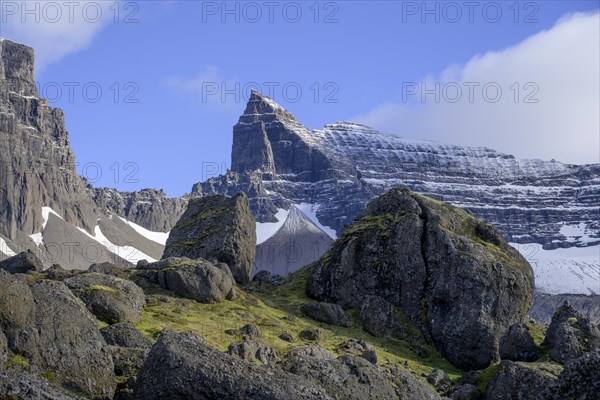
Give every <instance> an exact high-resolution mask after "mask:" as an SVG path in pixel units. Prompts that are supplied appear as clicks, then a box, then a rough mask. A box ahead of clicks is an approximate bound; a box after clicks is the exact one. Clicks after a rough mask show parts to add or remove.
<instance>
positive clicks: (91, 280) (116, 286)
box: [64, 272, 146, 324]
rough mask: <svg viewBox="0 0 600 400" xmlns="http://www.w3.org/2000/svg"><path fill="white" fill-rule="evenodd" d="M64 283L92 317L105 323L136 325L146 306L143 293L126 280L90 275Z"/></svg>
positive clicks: (91, 273) (93, 273)
mask: <svg viewBox="0 0 600 400" xmlns="http://www.w3.org/2000/svg"><path fill="white" fill-rule="evenodd" d="M64 282H65V284H66V285H67V286H68V287H69V289H71V290H72V291H73V293H74V294H75V295H76V296H77V297H79V298H80V299H81V300H82V301H83V302H84V303H85V305H86V306H87V308H88V309H89V310H90V312H91V313H92V314H94V315H95V316H96V317H97V318H98V319H99V320H101V321H104V322H106V323H108V324H116V323H118V322H130V323H137V322H139V320H140V313H141V311H142V308H144V306H145V305H146V296H144V291H143V290H142V289H141V288H140V287H139V286H137V285H136V284H135V283H133V282H131V281H128V280H124V279H119V278H115V277H113V276H110V275H106V274H101V273H96V272H90V273H86V274H80V275H76V276H74V277H72V278H67V279H65V281H64Z"/></svg>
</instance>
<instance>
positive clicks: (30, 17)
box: [0, 0, 135, 72]
mask: <svg viewBox="0 0 600 400" xmlns="http://www.w3.org/2000/svg"><path fill="white" fill-rule="evenodd" d="M118 1H119V0H115V1H114V2H107V1H94V0H78V1H65V2H61V1H28V2H24V1H1V2H0V8H1V9H0V14H1V17H0V18H1V20H0V23H1V24H2V31H1V35H2V36H3V37H5V38H8V39H11V40H14V41H17V42H20V43H23V44H26V45H28V46H31V47H33V48H34V50H35V64H36V71H37V72H39V71H41V70H42V69H43V68H44V67H45V66H47V65H48V64H50V63H52V62H55V61H58V60H60V59H61V58H63V57H64V56H66V55H67V54H70V53H73V52H77V51H80V50H83V49H85V48H86V47H88V46H89V45H90V44H91V42H92V40H93V39H94V37H95V36H96V35H97V34H98V33H99V32H100V31H101V30H102V28H103V27H104V26H106V25H107V24H108V23H110V22H111V21H117V22H123V20H124V18H126V17H127V16H130V15H131V13H132V12H133V11H135V10H131V9H129V10H125V9H124V7H123V6H122V5H121V4H118Z"/></svg>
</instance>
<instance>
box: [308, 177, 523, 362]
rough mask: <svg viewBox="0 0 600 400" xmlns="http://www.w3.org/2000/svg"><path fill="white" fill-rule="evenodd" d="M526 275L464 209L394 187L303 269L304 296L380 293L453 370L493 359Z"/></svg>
mask: <svg viewBox="0 0 600 400" xmlns="http://www.w3.org/2000/svg"><path fill="white" fill-rule="evenodd" d="M533 291H534V280H533V270H532V268H531V266H530V265H529V263H528V262H527V261H526V260H525V259H524V258H523V257H522V256H521V255H520V254H519V252H518V251H517V250H515V249H514V248H513V247H511V246H510V245H509V244H508V243H507V242H506V241H505V240H504V239H503V238H502V236H501V235H500V233H499V232H498V231H497V230H496V229H495V228H494V227H492V226H491V225H488V224H485V223H484V222H482V221H479V220H477V219H476V218H475V217H473V215H472V214H470V213H469V212H467V211H465V210H462V209H460V208H456V207H452V206H449V205H446V204H444V203H442V202H439V201H436V200H433V199H430V198H427V197H424V196H421V195H418V194H415V193H412V192H410V191H408V190H404V189H394V190H391V191H389V192H387V193H385V194H384V195H382V196H380V197H378V198H376V199H375V200H373V201H372V202H371V203H370V204H369V205H368V207H367V211H366V215H365V216H364V217H362V218H360V219H358V220H357V221H355V223H353V224H351V225H349V226H348V227H347V228H346V229H345V230H344V231H343V233H342V235H341V236H340V238H339V239H338V240H337V241H336V242H335V243H334V245H333V247H332V249H331V250H330V251H329V252H328V253H327V254H326V255H325V256H323V257H322V258H321V259H320V260H319V261H317V262H316V263H315V264H314V265H313V272H312V273H311V275H310V276H309V279H308V282H307V294H308V295H309V296H311V297H313V298H316V299H318V300H320V301H326V302H332V303H337V304H340V305H341V306H342V307H344V308H347V307H358V306H360V305H361V304H362V303H363V301H364V299H365V297H366V296H371V295H376V296H380V297H381V298H383V299H384V300H386V301H387V302H389V303H391V304H392V305H394V306H397V307H400V308H401V309H402V310H403V312H404V313H405V314H406V315H407V316H408V318H409V319H410V320H411V321H412V323H413V324H415V325H417V326H418V327H419V328H420V329H421V331H422V332H423V334H424V335H425V336H426V337H428V338H430V339H431V340H432V341H433V343H434V344H435V347H436V348H437V349H438V350H439V351H440V352H441V353H442V355H443V356H444V357H446V358H447V359H448V360H449V361H450V362H451V363H453V364H454V365H455V366H457V367H459V368H462V369H465V370H470V369H481V368H485V367H486V366H488V365H489V364H490V363H491V362H493V361H495V360H497V359H498V358H499V354H498V342H499V339H500V337H502V335H504V333H505V332H506V331H507V330H508V328H509V327H510V326H511V325H513V324H515V323H519V322H522V321H523V320H524V318H525V317H526V315H527V312H528V311H529V308H530V307H531V303H532V301H533Z"/></svg>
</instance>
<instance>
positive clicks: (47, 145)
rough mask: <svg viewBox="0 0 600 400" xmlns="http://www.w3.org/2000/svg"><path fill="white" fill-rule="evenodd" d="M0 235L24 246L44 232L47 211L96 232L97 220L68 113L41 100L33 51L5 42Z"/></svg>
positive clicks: (0, 92) (1, 54)
mask: <svg viewBox="0 0 600 400" xmlns="http://www.w3.org/2000/svg"><path fill="white" fill-rule="evenodd" d="M0 149H1V150H0V171H1V172H0V175H1V176H2V190H0V204H2V207H1V208H0V234H3V235H5V236H7V237H9V238H11V239H13V240H16V241H18V240H19V235H18V234H17V233H18V232H24V233H25V234H26V235H29V234H33V233H37V232H40V231H41V228H42V223H43V219H42V214H41V210H42V207H44V206H47V207H51V208H52V209H54V210H55V211H56V212H57V213H59V214H60V215H62V216H63V217H64V218H65V220H67V221H68V222H69V223H72V224H74V225H77V226H79V227H82V228H84V229H85V230H87V231H88V232H90V233H91V232H92V230H93V227H94V225H95V220H96V215H95V213H94V203H93V202H92V200H91V197H90V196H89V193H88V189H87V188H86V183H85V181H84V180H83V179H82V178H80V177H79V176H78V175H77V173H76V171H75V157H74V155H73V152H72V151H71V148H70V146H69V139H68V134H67V131H66V129H65V121H64V115H63V112H62V111H61V110H59V109H56V108H52V107H50V106H49V105H48V102H47V101H46V100H44V99H40V98H39V94H38V91H37V88H36V85H35V79H34V74H33V50H32V49H31V48H29V47H26V46H24V45H21V44H18V43H14V42H11V41H9V40H2V41H0Z"/></svg>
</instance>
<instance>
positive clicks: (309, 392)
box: [132, 332, 331, 400]
mask: <svg viewBox="0 0 600 400" xmlns="http://www.w3.org/2000/svg"><path fill="white" fill-rule="evenodd" d="M166 398H169V399H228V400H246V399H254V400H278V399H281V400H300V399H303V400H312V399H314V400H317V399H318V400H326V399H330V398H331V397H329V396H328V395H327V394H325V392H324V391H323V390H322V389H321V388H319V387H318V386H316V385H314V384H311V383H310V382H308V381H307V380H305V379H303V378H301V377H298V376H295V375H293V374H289V373H285V372H282V371H279V370H277V369H266V368H265V367H259V366H257V365H254V364H251V363H248V362H245V361H242V360H239V359H238V358H234V357H232V356H229V355H227V354H224V353H221V352H219V351H217V350H214V349H211V348H210V347H208V346H207V345H206V344H205V343H204V341H203V340H202V339H201V338H200V337H198V336H196V335H194V334H191V333H176V332H163V333H162V334H161V336H160V338H159V340H158V342H157V343H156V344H155V345H154V347H152V350H151V351H150V354H149V356H148V359H147V360H146V362H145V363H144V365H143V366H142V368H141V370H140V372H139V373H138V375H137V381H136V383H135V387H134V393H133V396H132V399H134V400H137V399H139V400H153V399H166Z"/></svg>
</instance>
